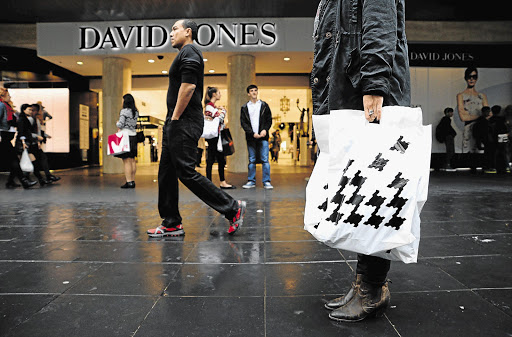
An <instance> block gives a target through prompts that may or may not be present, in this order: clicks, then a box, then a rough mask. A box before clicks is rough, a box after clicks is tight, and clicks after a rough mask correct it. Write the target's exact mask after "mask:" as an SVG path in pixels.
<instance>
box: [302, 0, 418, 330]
mask: <svg viewBox="0 0 512 337" xmlns="http://www.w3.org/2000/svg"><path fill="white" fill-rule="evenodd" d="M313 30H314V34H313V38H314V45H315V48H314V49H315V53H314V55H315V56H314V61H313V70H312V72H311V79H312V83H311V91H312V94H313V113H314V114H316V115H324V114H329V113H330V111H331V110H339V109H354V110H364V112H365V116H366V119H367V120H368V121H370V122H373V121H374V120H375V119H377V120H379V119H380V117H381V112H382V107H383V106H388V105H401V106H409V105H410V103H411V85H410V75H409V60H408V52H407V39H406V36H405V0H373V1H352V0H335V1H333V0H321V1H320V4H319V6H318V11H317V14H316V17H315V21H314V29H313ZM374 141H375V142H376V143H378V142H379V139H378V138H375V139H374ZM389 268H390V261H389V260H385V259H382V258H380V257H375V256H368V255H363V254H358V255H357V268H356V274H357V275H356V279H355V281H354V282H353V283H352V288H351V289H350V290H349V291H348V292H347V293H346V295H345V296H342V297H340V298H336V299H334V300H331V301H329V302H327V303H326V304H325V307H326V308H327V309H329V310H332V311H331V312H330V314H329V318H331V319H333V320H336V321H345V322H355V321H360V320H363V319H365V318H367V317H371V316H380V315H382V314H383V313H384V311H385V310H386V309H387V307H388V306H389V303H390V294H389V289H388V285H387V282H386V277H387V274H388V271H389Z"/></svg>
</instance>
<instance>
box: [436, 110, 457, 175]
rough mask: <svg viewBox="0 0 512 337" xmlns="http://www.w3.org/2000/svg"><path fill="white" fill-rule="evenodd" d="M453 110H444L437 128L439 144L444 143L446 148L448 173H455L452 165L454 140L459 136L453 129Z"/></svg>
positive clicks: (446, 168)
mask: <svg viewBox="0 0 512 337" xmlns="http://www.w3.org/2000/svg"><path fill="white" fill-rule="evenodd" d="M452 117H453V109H452V108H446V109H444V117H443V118H441V121H440V122H439V124H438V125H437V128H436V138H437V140H438V141H439V142H441V143H444V145H445V146H446V162H445V167H444V169H445V170H446V171H455V169H454V168H453V165H452V159H453V155H454V153H455V143H454V138H455V136H456V135H457V132H455V129H454V128H453V127H452Z"/></svg>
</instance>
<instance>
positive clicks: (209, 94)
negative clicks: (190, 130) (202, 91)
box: [204, 87, 236, 190]
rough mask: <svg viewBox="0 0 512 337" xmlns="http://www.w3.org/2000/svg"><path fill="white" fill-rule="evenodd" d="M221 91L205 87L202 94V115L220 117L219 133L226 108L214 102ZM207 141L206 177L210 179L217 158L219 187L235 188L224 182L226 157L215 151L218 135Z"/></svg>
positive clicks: (225, 188)
mask: <svg viewBox="0 0 512 337" xmlns="http://www.w3.org/2000/svg"><path fill="white" fill-rule="evenodd" d="M220 98H221V93H220V90H219V89H218V88H216V87H208V88H207V89H206V95H205V96H204V104H205V106H204V115H205V116H206V117H210V118H215V117H218V118H219V119H220V126H219V135H220V130H222V129H223V128H224V118H226V113H227V112H226V109H224V108H223V107H221V108H217V107H216V106H215V102H217V101H218V100H220ZM206 141H207V142H208V158H207V159H206V177H207V178H208V179H210V180H212V167H213V163H214V162H215V159H217V164H218V169H219V179H220V188H222V189H224V190H227V189H235V188H236V187H235V186H233V185H230V184H228V183H227V182H226V178H225V177H224V166H225V165H226V157H225V156H224V153H222V152H219V151H217V142H218V141H219V136H217V137H215V138H211V139H207V140H206Z"/></svg>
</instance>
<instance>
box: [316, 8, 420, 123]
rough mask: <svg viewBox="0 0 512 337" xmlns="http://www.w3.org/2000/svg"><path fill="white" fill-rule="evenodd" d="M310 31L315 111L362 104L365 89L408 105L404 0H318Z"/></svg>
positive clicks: (359, 107) (387, 100)
mask: <svg viewBox="0 0 512 337" xmlns="http://www.w3.org/2000/svg"><path fill="white" fill-rule="evenodd" d="M318 18H319V20H318V25H317V27H316V30H315V32H314V35H313V39H314V44H315V56H314V63H313V70H312V72H311V89H312V94H313V113H314V114H317V115H322V114H328V113H329V111H330V110H336V109H357V110H362V109H363V103H362V100H363V95H366V94H375V95H379V96H383V97H384V105H385V106H386V105H401V106H409V105H410V96H411V95H410V92H411V85H410V74H409V58H408V51H407V39H406V36H405V0H329V1H325V0H322V1H321V2H320V6H319V16H318Z"/></svg>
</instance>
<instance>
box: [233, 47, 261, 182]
mask: <svg viewBox="0 0 512 337" xmlns="http://www.w3.org/2000/svg"><path fill="white" fill-rule="evenodd" d="M255 59H256V58H255V57H254V56H252V55H232V56H229V57H228V93H229V95H228V97H229V100H228V109H229V110H228V113H229V130H230V131H231V135H232V136H233V140H234V142H235V153H234V154H233V155H232V156H229V157H228V161H227V168H228V171H229V172H247V170H248V168H247V165H248V164H249V159H248V155H247V143H246V141H245V132H244V130H243V129H242V127H241V126H240V108H241V107H242V105H244V104H245V103H247V101H248V100H249V97H248V96H247V91H246V88H247V86H248V85H250V84H256V85H257V83H256V67H255Z"/></svg>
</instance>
